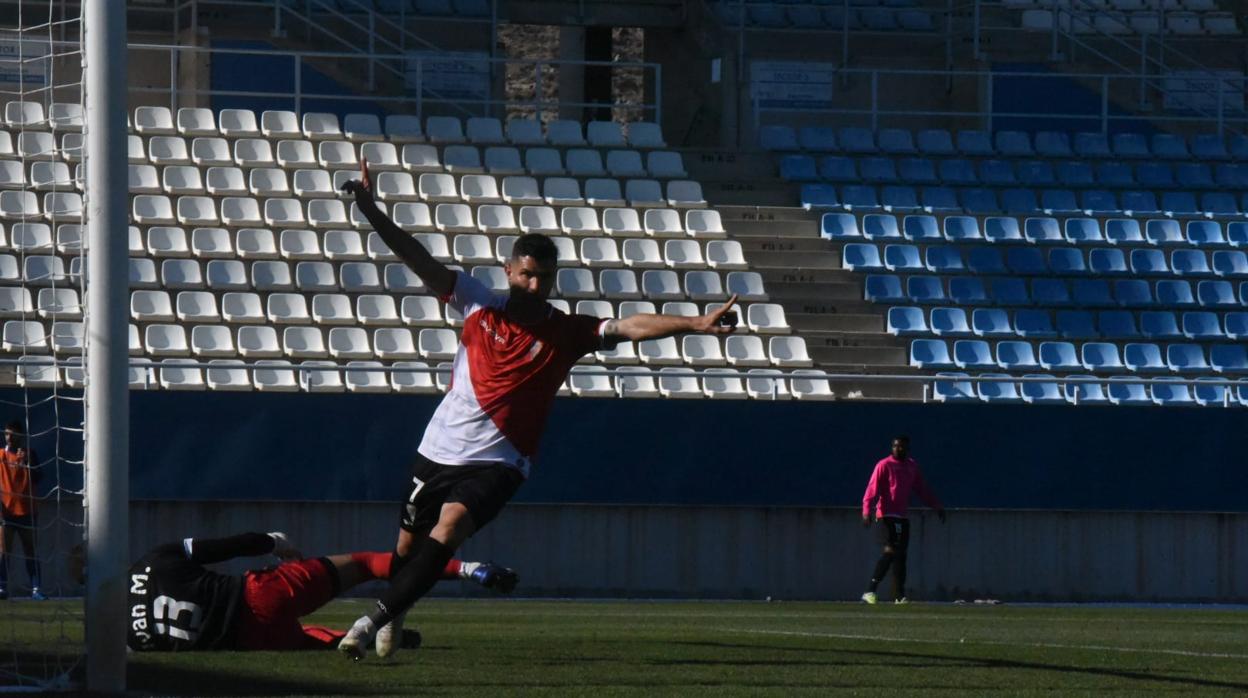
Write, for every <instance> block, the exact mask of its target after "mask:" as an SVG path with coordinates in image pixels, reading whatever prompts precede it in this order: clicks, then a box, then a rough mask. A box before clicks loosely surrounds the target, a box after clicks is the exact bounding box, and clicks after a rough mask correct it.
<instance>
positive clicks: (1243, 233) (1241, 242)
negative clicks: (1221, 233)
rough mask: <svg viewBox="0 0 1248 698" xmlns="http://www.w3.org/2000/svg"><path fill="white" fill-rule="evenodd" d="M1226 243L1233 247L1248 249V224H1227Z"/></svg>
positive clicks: (1240, 222)
mask: <svg viewBox="0 0 1248 698" xmlns="http://www.w3.org/2000/svg"><path fill="white" fill-rule="evenodd" d="M1226 241H1227V242H1229V243H1230V244H1231V247H1248V223H1245V222H1243V221H1234V222H1231V223H1227V224H1226Z"/></svg>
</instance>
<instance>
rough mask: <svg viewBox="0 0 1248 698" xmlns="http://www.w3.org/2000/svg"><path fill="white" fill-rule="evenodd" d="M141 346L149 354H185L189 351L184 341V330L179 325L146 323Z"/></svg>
mask: <svg viewBox="0 0 1248 698" xmlns="http://www.w3.org/2000/svg"><path fill="white" fill-rule="evenodd" d="M143 346H144V347H146V348H147V353H148V355H149V356H186V355H188V354H190V353H191V350H190V347H189V346H188V345H187V343H186V330H185V329H184V328H183V327H182V326H181V325H148V326H147V329H146V330H144V332H143Z"/></svg>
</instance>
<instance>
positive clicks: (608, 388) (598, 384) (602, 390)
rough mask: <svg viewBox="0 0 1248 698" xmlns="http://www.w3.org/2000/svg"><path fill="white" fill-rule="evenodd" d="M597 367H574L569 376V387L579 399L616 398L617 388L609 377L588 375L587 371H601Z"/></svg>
mask: <svg viewBox="0 0 1248 698" xmlns="http://www.w3.org/2000/svg"><path fill="white" fill-rule="evenodd" d="M601 370H602V368H601V367H596V366H573V367H572V371H571V372H570V373H569V374H568V387H569V388H570V389H571V391H572V394H573V395H575V396H577V397H615V387H614V386H612V385H611V377H610V376H607V375H586V373H585V372H586V371H601Z"/></svg>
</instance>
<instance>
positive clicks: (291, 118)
mask: <svg viewBox="0 0 1248 698" xmlns="http://www.w3.org/2000/svg"><path fill="white" fill-rule="evenodd" d="M260 132H261V133H263V134H264V135H265V136H266V137H267V138H269V139H270V140H278V139H281V138H298V137H300V136H302V135H303V131H302V130H301V129H300V128H299V117H298V116H296V115H295V113H294V112H293V111H285V110H278V109H270V110H268V111H264V112H261V113H260Z"/></svg>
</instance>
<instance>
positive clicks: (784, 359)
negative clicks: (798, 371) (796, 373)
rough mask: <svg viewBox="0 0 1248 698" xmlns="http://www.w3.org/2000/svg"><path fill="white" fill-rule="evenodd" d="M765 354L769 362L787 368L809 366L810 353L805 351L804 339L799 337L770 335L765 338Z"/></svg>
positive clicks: (810, 362)
mask: <svg viewBox="0 0 1248 698" xmlns="http://www.w3.org/2000/svg"><path fill="white" fill-rule="evenodd" d="M767 355H768V356H769V357H770V358H771V363H772V364H774V365H776V366H780V367H782V368H787V367H791V366H801V367H805V366H810V365H812V363H813V362H812V361H811V359H810V354H808V353H807V352H806V340H804V339H802V338H801V337H772V338H770V339H769V340H767Z"/></svg>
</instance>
